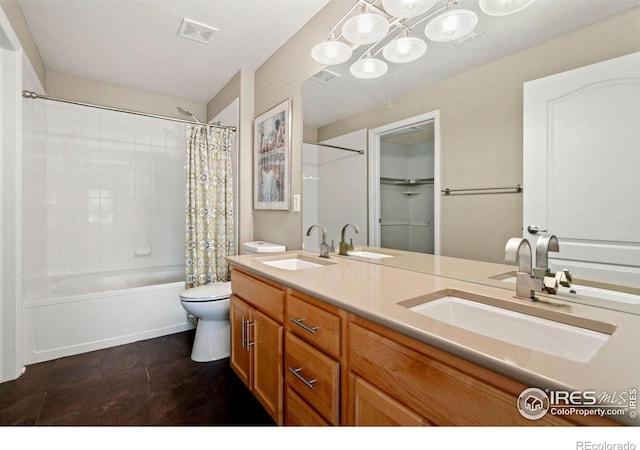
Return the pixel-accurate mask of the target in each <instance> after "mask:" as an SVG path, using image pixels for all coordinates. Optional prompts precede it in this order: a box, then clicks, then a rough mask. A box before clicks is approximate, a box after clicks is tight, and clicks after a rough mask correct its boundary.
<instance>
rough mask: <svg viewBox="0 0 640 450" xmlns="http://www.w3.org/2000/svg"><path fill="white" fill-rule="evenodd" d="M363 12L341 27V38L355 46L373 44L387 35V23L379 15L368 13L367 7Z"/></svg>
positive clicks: (365, 6)
mask: <svg viewBox="0 0 640 450" xmlns="http://www.w3.org/2000/svg"><path fill="white" fill-rule="evenodd" d="M362 9H363V11H362V12H361V13H360V14H358V15H356V16H353V17H352V18H350V19H349V20H347V21H346V22H345V23H344V25H343V26H342V36H344V38H345V39H346V40H347V41H349V42H351V43H352V44H356V45H367V44H373V43H375V42H377V41H379V40H380V39H382V38H383V37H385V36H386V35H387V32H388V31H389V22H387V19H385V18H384V17H382V16H381V15H380V14H377V13H374V12H369V9H368V5H363V6H362Z"/></svg>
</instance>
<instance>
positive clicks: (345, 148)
mask: <svg viewBox="0 0 640 450" xmlns="http://www.w3.org/2000/svg"><path fill="white" fill-rule="evenodd" d="M302 143H303V144H309V145H319V146H320V147H329V148H337V149H338V150H346V151H348V152H355V153H360V154H361V155H363V154H364V150H356V149H353V148H347V147H340V146H338V145H329V144H321V143H319V142H309V141H302Z"/></svg>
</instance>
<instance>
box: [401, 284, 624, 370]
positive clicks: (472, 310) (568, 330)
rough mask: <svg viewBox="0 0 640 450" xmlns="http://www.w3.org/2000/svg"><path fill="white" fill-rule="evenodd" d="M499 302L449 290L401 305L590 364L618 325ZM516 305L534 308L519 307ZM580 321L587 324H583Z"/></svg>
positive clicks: (458, 324) (491, 335)
mask: <svg viewBox="0 0 640 450" xmlns="http://www.w3.org/2000/svg"><path fill="white" fill-rule="evenodd" d="M434 295H435V294H434ZM488 303H489V304H488ZM490 303H494V305H492V304H490ZM500 303H504V304H507V303H509V302H505V301H504V300H499V299H490V298H488V297H483V296H479V295H476V294H471V293H467V292H461V291H456V290H447V291H442V292H440V293H438V295H435V296H433V295H432V296H430V297H429V298H423V299H422V301H420V299H414V300H410V301H407V302H401V303H400V304H401V305H402V306H405V307H407V308H408V309H409V310H411V311H414V312H416V313H418V314H422V315H424V316H427V317H429V318H431V319H434V320H437V321H440V322H445V323H447V324H449V325H453V326H455V327H458V328H462V329H465V330H467V331H471V332H473V333H477V334H481V335H483V336H487V337H490V338H494V339H498V340H500V341H503V342H507V343H510V344H514V345H518V346H521V347H525V348H528V349H530V350H535V351H539V352H542V353H547V354H550V355H554V356H558V357H561V358H565V359H570V360H572V361H576V362H588V361H590V360H591V359H592V358H593V357H594V356H595V355H596V354H597V353H598V351H599V350H600V348H601V347H602V346H603V345H604V343H605V342H607V340H608V339H609V337H610V335H611V333H613V331H614V330H615V326H613V325H610V324H606V323H602V322H596V321H593V320H589V319H582V318H578V317H575V316H567V315H564V314H560V313H558V314H553V311H551V312H550V311H548V310H543V311H540V313H542V315H548V316H554V315H556V316H557V317H556V319H557V320H556V319H554V320H552V319H549V318H543V317H538V316H536V315H532V314H529V313H523V312H518V311H515V310H511V309H505V308H504V307H501V306H496V305H498V304H500ZM513 306H514V307H516V308H523V309H532V307H529V308H527V307H526V306H523V305H518V304H515V305H513ZM561 316H567V317H565V319H566V320H567V321H568V322H571V321H573V322H574V323H567V322H562V321H560V320H561V319H562V318H561ZM580 321H582V322H584V323H583V324H580V323H579V322H580Z"/></svg>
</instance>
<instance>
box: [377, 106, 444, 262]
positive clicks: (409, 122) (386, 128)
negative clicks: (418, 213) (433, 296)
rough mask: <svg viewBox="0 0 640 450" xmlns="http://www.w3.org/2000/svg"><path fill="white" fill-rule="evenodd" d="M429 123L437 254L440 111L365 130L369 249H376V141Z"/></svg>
mask: <svg viewBox="0 0 640 450" xmlns="http://www.w3.org/2000/svg"><path fill="white" fill-rule="evenodd" d="M429 120H433V134H434V138H433V254H434V255H439V254H440V110H439V109H437V110H435V111H430V112H427V113H424V114H419V115H417V116H413V117H409V118H407V119H403V120H399V121H397V122H392V123H388V124H386V125H382V126H380V127H377V128H372V129H370V130H369V161H368V164H369V168H368V169H369V170H368V171H367V172H368V174H369V175H368V176H369V179H368V184H369V189H368V190H369V197H368V210H369V221H368V222H369V238H368V240H369V245H370V246H372V247H380V241H381V239H380V234H381V233H380V217H381V216H380V141H381V139H380V138H381V136H383V135H385V134H387V133H389V132H390V131H393V130H396V129H398V128H406V127H410V126H413V125H417V124H419V123H422V122H426V121H429Z"/></svg>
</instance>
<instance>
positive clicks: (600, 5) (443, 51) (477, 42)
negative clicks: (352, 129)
mask: <svg viewBox="0 0 640 450" xmlns="http://www.w3.org/2000/svg"><path fill="white" fill-rule="evenodd" d="M334 1H335V0H334ZM344 3H345V8H344V9H345V13H346V12H347V11H348V9H349V8H350V5H352V4H353V1H351V2H349V1H346V0H345V2H344ZM379 3H381V2H378V4H379ZM445 4H446V2H445V1H444V0H440V1H438V3H436V5H435V6H434V7H433V8H432V10H431V11H434V10H437V9H438V8H440V7H442V6H444V5H445ZM639 6H640V0H537V1H536V2H534V3H533V4H532V5H531V6H530V7H529V8H527V9H525V10H523V11H521V12H519V13H516V14H513V15H510V16H504V17H491V16H488V15H486V14H484V13H483V12H482V11H481V10H480V8H479V7H478V0H460V1H459V2H458V8H465V9H471V10H473V11H475V12H476V14H477V15H478V18H479V21H478V25H477V27H476V29H475V31H476V32H477V33H478V34H479V36H478V37H477V38H475V39H473V40H469V41H467V42H465V43H464V44H461V45H458V44H456V43H453V42H450V43H435V42H431V41H427V46H428V48H427V52H426V53H425V55H424V56H422V57H421V58H420V59H419V60H417V61H414V62H410V63H407V64H392V63H389V71H388V72H387V73H386V74H385V75H384V76H382V77H381V78H377V79H373V80H360V79H356V78H354V77H353V76H351V74H350V73H349V66H350V65H351V64H352V63H353V62H354V61H355V60H357V59H358V58H359V57H360V56H361V55H362V54H363V53H364V51H365V50H366V49H365V48H360V49H357V50H354V55H353V57H352V58H351V60H350V61H348V62H346V63H344V64H341V65H338V66H330V67H328V68H327V69H328V70H330V71H331V72H334V73H335V74H337V75H339V77H337V78H334V79H332V80H331V81H329V82H327V83H326V84H323V83H320V82H317V81H315V80H309V81H307V82H305V84H304V87H303V93H304V124H305V126H308V127H320V126H323V125H326V124H329V123H332V122H334V121H336V120H340V119H343V118H345V117H349V116H351V115H353V114H355V113H357V112H359V111H362V110H366V109H370V108H373V107H375V106H377V105H380V104H383V103H384V102H385V101H387V100H390V99H394V98H398V97H400V96H401V95H403V94H405V93H406V92H410V91H412V90H415V89H417V88H419V87H422V86H426V85H428V84H432V83H435V82H438V81H440V80H443V79H445V78H448V77H451V76H453V75H456V74H458V73H461V72H464V71H467V70H470V69H472V68H474V67H478V66H480V65H483V64H486V63H488V62H491V61H493V60H496V59H499V58H502V57H505V56H507V55H509V54H512V53H515V52H518V51H521V50H523V49H525V48H528V47H532V46H534V45H537V44H540V43H543V42H545V41H548V40H551V39H553V38H555V37H557V36H560V35H563V34H567V33H570V32H572V31H575V30H578V29H580V28H583V27H585V26H587V25H591V24H593V23H596V22H599V21H601V20H603V19H604V18H607V17H609V16H612V15H615V14H618V13H620V12H623V11H626V10H628V9H631V8H634V7H639ZM425 23H426V22H424V23H423V24H422V26H420V25H418V26H416V27H415V28H414V29H412V30H411V33H410V35H411V36H416V37H420V38H422V39H425V40H426V38H425V36H424V24H425ZM331 25H333V24H331ZM314 44H315V43H310V46H309V47H310V48H311V47H312V46H313V45H314ZM376 50H377V49H375V50H374V52H375V51H376ZM379 57H380V58H382V55H379Z"/></svg>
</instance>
